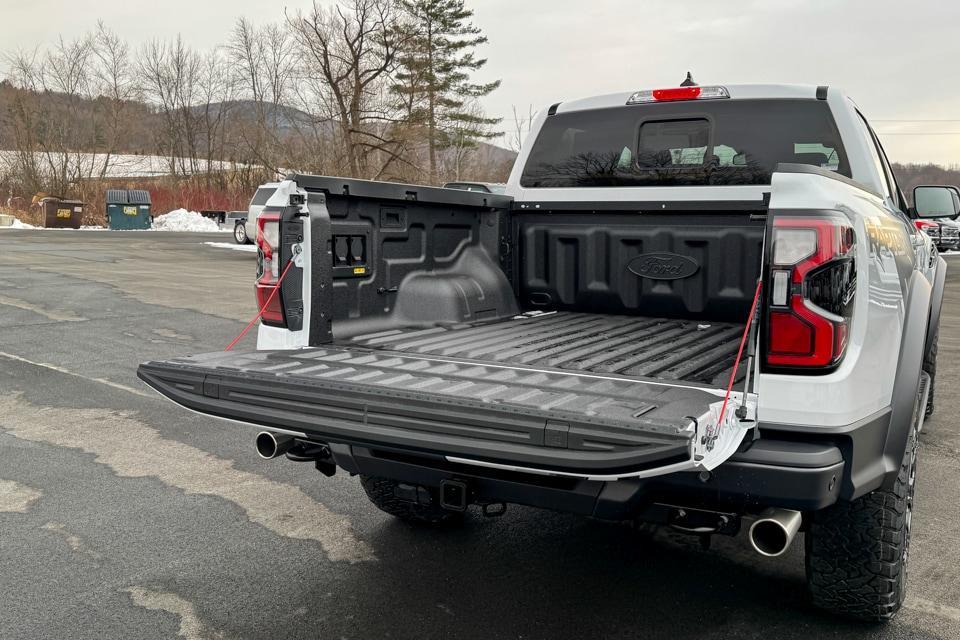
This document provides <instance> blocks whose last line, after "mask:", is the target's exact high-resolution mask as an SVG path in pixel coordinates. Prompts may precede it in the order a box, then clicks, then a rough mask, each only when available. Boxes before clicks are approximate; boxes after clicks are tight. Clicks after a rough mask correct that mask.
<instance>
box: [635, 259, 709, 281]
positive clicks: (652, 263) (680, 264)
mask: <svg viewBox="0 0 960 640" xmlns="http://www.w3.org/2000/svg"><path fill="white" fill-rule="evenodd" d="M627 269H628V270H629V271H630V273H633V274H635V275H638V276H640V277H641V278H650V279H651V280H680V279H681V278H689V277H690V276H692V275H693V274H695V273H696V272H697V271H699V270H700V265H699V264H697V263H696V262H695V261H694V260H693V259H692V258H688V257H687V256H681V255H677V254H676V253H644V254H642V255H639V256H637V257H636V258H634V259H633V260H631V261H630V262H628V263H627Z"/></svg>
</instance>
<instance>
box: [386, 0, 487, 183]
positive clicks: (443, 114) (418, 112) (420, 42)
mask: <svg viewBox="0 0 960 640" xmlns="http://www.w3.org/2000/svg"><path fill="white" fill-rule="evenodd" d="M400 6H401V7H402V8H403V10H404V12H405V13H406V14H407V20H406V22H405V24H404V25H403V27H402V29H403V30H404V31H405V33H404V36H405V37H404V38H402V40H403V41H404V42H405V46H404V47H403V49H402V51H401V53H400V55H399V57H398V62H399V68H398V70H397V73H396V75H395V77H396V83H395V84H394V91H395V92H396V93H397V94H398V95H399V96H400V98H401V99H402V101H403V106H404V110H405V111H406V112H407V115H408V117H409V119H410V122H411V123H412V124H414V125H418V126H422V127H423V128H425V129H426V134H427V136H426V137H427V141H428V146H429V154H430V181H431V182H433V183H436V182H438V171H437V152H438V151H440V150H443V149H448V148H450V147H453V146H456V147H458V148H461V149H462V148H464V147H476V145H477V141H479V140H483V139H489V138H494V137H496V136H497V135H499V134H498V133H495V132H492V131H490V127H491V126H493V125H496V124H498V123H499V122H500V118H487V117H485V116H484V115H483V113H482V112H480V111H479V110H478V108H477V104H476V102H477V100H476V99H477V98H481V97H483V96H486V95H488V94H489V93H490V92H491V91H493V90H494V89H496V88H497V87H499V86H500V81H499V80H497V81H495V82H489V83H486V84H476V83H473V82H471V79H470V74H471V73H472V72H474V71H476V70H478V69H480V68H481V67H483V65H485V64H486V63H487V61H486V59H482V58H477V57H475V56H474V53H473V49H474V48H475V47H476V46H477V45H481V44H483V43H485V42H486V41H487V38H486V36H484V35H482V34H481V31H480V29H479V28H477V27H476V26H474V25H473V24H472V23H471V22H469V19H470V17H471V16H473V11H471V10H470V9H467V8H466V7H464V0H400Z"/></svg>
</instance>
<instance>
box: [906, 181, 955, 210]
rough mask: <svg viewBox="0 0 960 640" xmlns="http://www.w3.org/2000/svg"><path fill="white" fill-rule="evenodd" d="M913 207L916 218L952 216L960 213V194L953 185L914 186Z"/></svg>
mask: <svg viewBox="0 0 960 640" xmlns="http://www.w3.org/2000/svg"><path fill="white" fill-rule="evenodd" d="M913 209H914V211H916V212H917V217H918V218H954V217H956V216H957V214H960V196H958V195H957V192H956V190H955V188H954V187H946V186H921V187H914V188H913Z"/></svg>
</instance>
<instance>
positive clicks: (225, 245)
mask: <svg viewBox="0 0 960 640" xmlns="http://www.w3.org/2000/svg"><path fill="white" fill-rule="evenodd" d="M203 244H205V245H207V246H209V247H216V248H218V249H233V250H234V251H248V252H250V253H256V252H257V248H256V247H255V246H254V245H252V244H237V243H235V242H204V243H203Z"/></svg>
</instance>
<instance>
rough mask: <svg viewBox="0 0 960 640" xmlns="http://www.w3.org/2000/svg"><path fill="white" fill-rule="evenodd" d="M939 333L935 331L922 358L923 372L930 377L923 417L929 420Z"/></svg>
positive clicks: (931, 410) (935, 374) (935, 376)
mask: <svg viewBox="0 0 960 640" xmlns="http://www.w3.org/2000/svg"><path fill="white" fill-rule="evenodd" d="M939 338H940V332H939V331H937V333H936V334H934V336H933V343H932V344H931V345H930V348H928V349H927V353H926V354H925V355H924V357H923V370H924V371H926V372H927V374H929V375H930V393H929V394H927V406H926V408H925V409H924V412H923V415H924V417H926V418H929V417H930V416H932V415H933V409H934V406H933V389H934V383H935V382H936V379H937V342H939Z"/></svg>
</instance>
